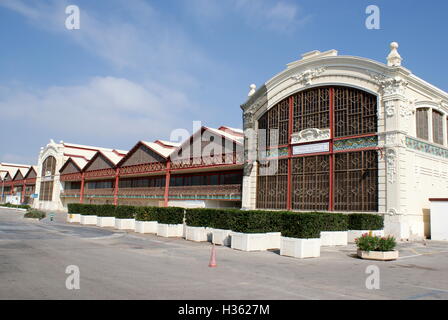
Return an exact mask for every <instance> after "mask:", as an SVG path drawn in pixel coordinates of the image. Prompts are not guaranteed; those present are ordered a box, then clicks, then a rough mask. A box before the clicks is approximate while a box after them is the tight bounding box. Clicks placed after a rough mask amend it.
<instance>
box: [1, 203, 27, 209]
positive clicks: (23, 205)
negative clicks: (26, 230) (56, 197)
mask: <svg viewBox="0 0 448 320" xmlns="http://www.w3.org/2000/svg"><path fill="white" fill-rule="evenodd" d="M0 206H2V207H6V208H16V209H27V210H29V209H31V206H30V205H28V204H11V203H9V202H7V203H4V204H0Z"/></svg>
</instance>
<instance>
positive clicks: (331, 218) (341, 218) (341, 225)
mask: <svg viewBox="0 0 448 320" xmlns="http://www.w3.org/2000/svg"><path fill="white" fill-rule="evenodd" d="M316 214H320V215H324V216H325V217H323V219H321V223H322V227H321V230H322V231H321V232H320V240H321V246H322V247H324V246H346V245H347V244H348V231H347V230H348V215H346V214H342V213H331V214H324V213H316Z"/></svg>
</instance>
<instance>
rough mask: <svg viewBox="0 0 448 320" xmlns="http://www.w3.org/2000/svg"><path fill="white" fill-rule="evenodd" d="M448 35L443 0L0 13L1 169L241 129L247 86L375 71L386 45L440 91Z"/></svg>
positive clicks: (129, 3) (41, 5) (176, 3)
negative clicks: (374, 22) (59, 145)
mask: <svg viewBox="0 0 448 320" xmlns="http://www.w3.org/2000/svg"><path fill="white" fill-rule="evenodd" d="M69 5H76V6H78V8H79V10H80V28H79V29H77V30H76V29H75V30H68V29H67V28H66V26H65V22H66V19H67V17H68V16H69V14H66V7H67V6H69ZM369 5H376V6H378V7H379V9H380V29H379V30H369V29H367V28H366V26H365V21H366V19H367V17H368V16H369V15H368V14H366V8H367V7H368V6H369ZM447 21H448V1H445V0H428V1H412V0H408V1H402V0H401V1H399V0H385V1H374V0H369V1H363V0H338V1H335V0H164V1H160V0H154V1H152V0H146V1H145V0H94V1H93V0H70V1H67V0H39V1H37V0H0V119H1V121H2V123H1V125H0V130H1V131H0V132H1V142H0V161H2V162H15V163H26V164H36V163H37V158H38V153H39V150H40V148H41V147H44V146H45V145H46V144H47V143H48V142H49V141H50V139H53V140H54V141H56V142H59V141H61V140H62V141H66V142H71V143H77V144H85V145H94V146H101V147H107V148H117V149H123V150H129V149H131V148H132V147H133V146H134V145H135V144H136V143H137V142H138V141H139V140H145V141H154V140H156V139H164V140H169V139H170V134H171V132H172V130H174V129H177V128H185V129H187V130H188V131H190V132H191V131H192V130H193V124H192V122H193V121H201V122H202V124H203V125H205V126H210V127H219V126H220V125H227V126H231V127H238V128H241V127H242V112H241V109H240V105H241V104H243V103H244V102H245V101H246V99H247V94H248V92H249V85H250V84H252V83H254V84H256V85H257V86H261V85H262V84H263V83H265V82H266V81H268V80H269V79H270V78H272V77H273V76H274V75H275V74H277V73H279V72H281V71H283V70H284V69H285V66H286V64H287V63H289V62H292V61H295V60H298V59H300V57H301V54H303V53H305V52H308V51H312V50H320V51H326V50H330V49H336V50H338V51H339V54H340V55H351V56H361V57H366V58H370V59H374V60H377V61H380V62H385V61H386V57H387V55H388V53H389V51H390V49H389V44H390V43H391V42H392V41H397V42H398V43H399V44H400V47H399V49H398V50H399V52H400V54H401V56H402V57H403V59H404V60H403V66H404V67H406V68H408V69H410V70H411V71H412V72H413V73H414V74H415V75H417V76H419V77H421V78H423V79H424V80H426V81H428V82H430V83H431V84H433V85H435V86H437V87H439V88H440V89H442V90H444V91H448V77H447V75H448V64H447V60H446V52H448V41H447V36H446V34H447V29H448V28H447V26H448V23H447Z"/></svg>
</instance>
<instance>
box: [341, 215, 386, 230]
mask: <svg viewBox="0 0 448 320" xmlns="http://www.w3.org/2000/svg"><path fill="white" fill-rule="evenodd" d="M348 216H349V218H348V229H349V230H382V229H383V228H384V217H383V216H380V215H377V214H362V213H354V214H349V215H348Z"/></svg>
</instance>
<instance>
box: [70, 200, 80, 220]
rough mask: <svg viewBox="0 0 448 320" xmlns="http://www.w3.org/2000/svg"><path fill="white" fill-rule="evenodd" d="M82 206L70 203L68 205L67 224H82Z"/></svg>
mask: <svg viewBox="0 0 448 320" xmlns="http://www.w3.org/2000/svg"><path fill="white" fill-rule="evenodd" d="M81 206H82V204H80V203H69V204H68V205H67V209H68V213H67V222H69V223H75V222H77V223H80V222H81Z"/></svg>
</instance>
